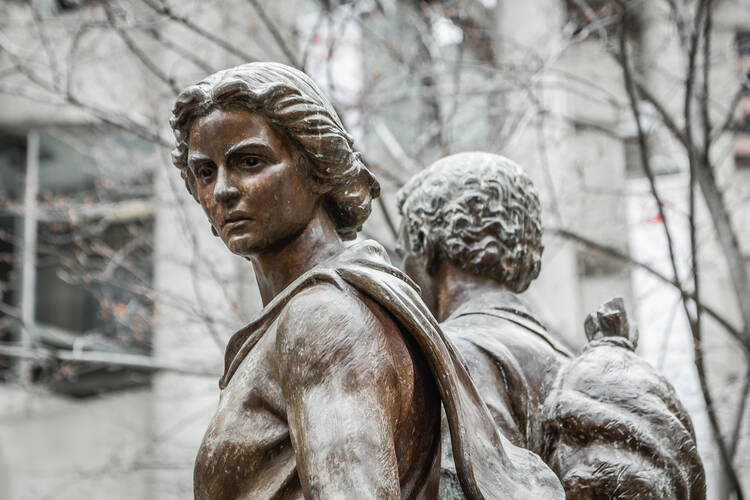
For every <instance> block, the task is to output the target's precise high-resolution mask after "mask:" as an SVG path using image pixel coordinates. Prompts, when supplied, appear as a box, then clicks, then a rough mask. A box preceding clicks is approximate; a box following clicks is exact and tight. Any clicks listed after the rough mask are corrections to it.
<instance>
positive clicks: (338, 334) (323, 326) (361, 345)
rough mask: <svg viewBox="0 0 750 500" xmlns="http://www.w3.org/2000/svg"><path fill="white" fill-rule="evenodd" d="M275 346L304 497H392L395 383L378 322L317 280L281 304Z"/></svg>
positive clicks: (352, 298) (396, 492)
mask: <svg viewBox="0 0 750 500" xmlns="http://www.w3.org/2000/svg"><path fill="white" fill-rule="evenodd" d="M276 347H277V350H278V355H279V372H280V373H279V374H280V378H281V385H282V390H283V393H284V399H285V400H286V405H287V406H286V409H287V416H288V421H289V431H290V434H291V440H292V445H293V447H294V451H295V455H296V458H297V470H298V473H299V477H300V482H301V485H302V490H303V492H304V494H305V498H311V499H312V498H361V499H367V498H379V499H380V498H399V497H400V490H399V473H398V463H397V460H396V452H395V446H394V434H395V432H396V429H395V426H396V419H397V418H398V410H399V386H398V384H399V382H398V377H397V374H396V369H395V365H394V362H393V359H392V357H391V354H390V350H389V346H388V340H387V332H386V331H385V328H384V327H383V325H382V323H381V322H380V321H379V320H378V319H377V318H376V317H375V315H374V314H373V313H372V312H371V311H370V310H369V309H368V308H367V306H366V305H365V304H363V303H362V302H361V301H360V300H359V299H358V298H357V297H355V296H353V295H351V294H349V293H346V292H344V291H341V290H339V289H337V288H335V287H333V286H332V285H328V284H322V285H317V286H314V287H311V288H309V289H307V290H305V291H304V292H301V293H300V294H298V295H297V296H296V297H294V299H292V301H291V302H290V303H289V305H288V306H287V307H286V308H285V311H284V313H283V316H282V317H280V318H279V327H278V333H277V340H276Z"/></svg>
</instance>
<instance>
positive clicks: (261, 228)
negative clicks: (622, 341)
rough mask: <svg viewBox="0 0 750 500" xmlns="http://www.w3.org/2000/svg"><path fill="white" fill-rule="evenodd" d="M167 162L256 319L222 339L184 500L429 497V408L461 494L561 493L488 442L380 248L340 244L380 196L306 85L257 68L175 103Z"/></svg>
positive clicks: (411, 289)
mask: <svg viewBox="0 0 750 500" xmlns="http://www.w3.org/2000/svg"><path fill="white" fill-rule="evenodd" d="M171 124H172V127H173V129H174V131H175V136H176V139H177V147H176V149H175V152H174V154H173V156H174V163H175V165H176V166H177V167H178V168H180V170H181V173H182V176H183V178H184V179H185V183H186V186H187V188H188V190H189V191H190V192H191V193H192V195H193V196H194V197H195V199H196V200H197V201H198V202H199V203H200V204H201V206H202V207H203V209H204V211H205V212H206V215H207V216H208V218H209V221H210V223H211V226H212V230H213V231H214V232H215V234H217V235H218V236H219V237H220V238H221V239H222V241H223V242H224V243H225V244H226V246H227V247H228V248H229V249H230V250H231V251H232V252H234V253H236V254H238V255H242V256H244V257H245V258H247V259H248V260H249V261H250V262H251V263H252V265H253V267H254V270H255V274H256V276H257V280H258V285H259V287H260V291H261V297H262V300H263V305H264V309H263V311H262V312H261V314H260V317H259V318H257V319H256V320H255V321H253V322H252V323H250V324H249V325H247V326H246V327H244V328H243V329H241V330H239V331H238V332H237V333H235V334H234V336H233V337H232V338H231V340H230V342H229V344H228V346H227V350H226V358H225V362H226V363H225V373H224V376H223V377H222V379H221V381H220V387H221V397H220V402H219V407H218V409H217V412H216V414H215V416H214V418H213V420H212V422H211V424H210V426H209V428H208V430H207V432H206V435H205V437H204V439H203V443H202V445H201V447H200V450H199V453H198V457H197V459H196V464H195V474H194V480H195V486H194V488H195V497H196V498H198V499H209V498H210V499H218V500H221V499H234V498H253V499H256V498H261V499H262V498H302V497H303V496H304V497H305V498H435V497H436V495H437V490H438V480H439V470H440V449H441V438H440V408H441V403H442V407H443V408H444V410H445V414H446V423H447V427H448V429H449V434H450V438H449V439H446V440H447V441H448V442H446V443H445V445H446V446H449V447H450V449H451V450H452V456H453V457H455V469H456V477H457V480H458V481H459V482H460V485H461V488H462V489H463V491H464V492H465V494H466V495H467V496H468V497H470V498H545V499H546V498H552V499H554V498H563V494H564V493H563V491H562V487H561V486H560V482H559V480H558V479H557V478H556V477H555V475H554V474H553V473H552V471H551V470H550V469H549V468H548V467H547V466H546V465H545V464H544V463H543V462H542V461H541V460H540V459H539V457H538V456H537V455H535V454H533V453H531V452H530V451H528V450H526V449H524V448H523V447H518V446H515V445H514V444H512V442H511V441H510V440H509V439H507V438H506V436H505V435H504V434H503V433H501V432H498V430H497V427H496V425H495V423H494V420H493V418H492V416H491V415H490V413H489V412H488V409H487V407H486V406H485V404H484V403H483V401H482V400H481V398H480V396H479V393H478V391H477V389H476V387H475V386H474V384H473V382H472V380H471V378H470V377H469V374H468V372H467V370H466V368H465V367H464V365H463V364H462V361H461V359H460V357H459V355H458V354H457V353H456V351H455V348H454V347H453V344H452V343H451V342H450V341H448V340H447V339H446V338H445V335H444V334H443V332H442V330H441V329H440V327H439V325H438V324H437V322H436V321H435V319H434V318H433V317H432V315H431V314H430V312H429V310H428V308H427V307H426V306H425V304H424V303H423V302H422V300H421V299H420V297H419V295H418V291H417V289H416V286H415V285H414V284H413V283H412V282H411V280H410V279H409V278H408V277H406V276H405V275H404V274H403V273H401V272H400V271H398V270H397V269H395V268H393V267H392V266H391V265H390V263H389V262H388V258H387V256H386V255H385V252H384V251H383V250H382V247H380V245H378V244H377V243H375V242H371V241H366V242H362V243H358V244H355V245H353V246H349V247H345V245H344V244H343V243H342V240H346V239H352V238H353V237H354V236H355V235H356V233H357V231H358V230H359V229H360V228H361V225H362V223H363V222H364V220H365V219H366V218H367V216H368V215H369V212H370V203H371V200H372V199H373V198H374V197H376V196H377V195H378V191H379V186H378V183H377V181H376V180H375V179H374V177H373V176H372V175H371V174H370V172H369V171H368V170H367V169H366V168H365V167H364V165H363V164H362V163H361V161H360V160H359V155H358V154H357V153H356V152H355V151H354V150H353V149H352V140H351V138H350V137H349V135H348V134H347V133H346V132H345V130H344V129H343V127H342V125H341V123H340V121H339V119H338V117H337V116H336V113H335V112H334V111H333V109H332V107H331V106H330V104H329V103H328V101H327V100H326V99H325V98H324V97H323V96H322V94H321V92H320V90H319V89H318V88H317V86H316V85H315V84H314V83H313V82H312V81H311V80H310V79H309V78H308V77H307V76H306V75H304V74H303V73H301V72H299V71H296V70H294V69H292V68H289V67H287V66H283V65H280V64H273V63H253V64H248V65H244V66H239V67H237V68H232V69H228V70H225V71H221V72H218V73H216V74H214V75H211V76H209V77H208V78H206V79H205V80H203V81H202V82H200V83H198V84H196V85H194V86H191V87H189V88H187V89H185V90H184V91H183V92H182V93H181V94H180V95H179V97H178V99H177V103H176V104H175V107H174V110H173V117H172V121H171Z"/></svg>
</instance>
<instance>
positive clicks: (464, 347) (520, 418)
mask: <svg viewBox="0 0 750 500" xmlns="http://www.w3.org/2000/svg"><path fill="white" fill-rule="evenodd" d="M399 208H400V210H401V213H402V215H403V219H402V229H401V247H402V248H403V249H404V251H405V258H404V269H405V270H406V272H407V274H409V275H410V276H411V277H412V278H413V279H414V280H415V281H416V282H417V284H418V285H419V286H420V287H421V289H422V295H423V297H424V298H425V302H426V304H427V305H428V306H429V307H430V309H431V310H432V311H433V313H434V314H435V316H436V318H437V319H438V320H439V321H440V322H441V327H442V328H443V331H444V332H445V334H446V336H447V337H448V338H449V340H450V341H452V342H453V344H454V345H455V346H456V347H457V349H458V350H459V351H460V354H461V355H462V356H463V358H464V359H465V361H466V365H467V367H468V369H469V372H470V373H471V376H472V377H473V379H474V381H475V384H476V386H477V388H478V390H479V392H480V394H481V395H482V398H483V399H484V401H485V402H486V404H487V406H488V407H489V410H490V412H491V414H492V416H493V418H494V419H495V422H496V423H497V425H498V427H499V428H500V429H501V431H502V432H503V433H504V434H505V436H507V437H508V439H510V440H511V441H512V442H513V443H514V444H515V445H518V446H522V447H525V448H527V449H529V450H530V451H533V452H534V453H537V454H539V455H540V456H541V457H542V458H543V459H544V460H545V462H546V463H547V464H548V465H550V467H551V468H552V469H553V470H554V471H555V472H556V473H557V475H558V477H559V478H560V479H561V481H562V484H563V486H564V487H565V491H566V494H567V496H568V498H576V499H578V498H704V497H705V477H704V474H703V468H702V465H701V461H700V457H699V456H698V454H697V450H696V448H695V436H694V433H693V429H692V423H691V422H690V419H689V417H688V415H687V413H686V412H685V410H684V408H683V407H682V405H681V404H680V402H679V400H678V399H677V397H676V395H675V393H674V390H673V389H672V387H671V386H670V384H669V383H668V382H667V381H666V380H665V379H664V378H663V377H661V376H660V375H659V374H658V373H656V372H655V371H654V370H653V368H651V367H650V366H649V365H648V364H647V363H645V362H644V361H642V360H640V359H639V358H638V357H637V356H635V355H634V354H633V353H632V343H631V342H630V341H629V340H628V336H629V335H630V332H629V331H628V332H627V334H626V333H625V330H626V328H625V327H624V326H622V325H624V324H626V323H627V320H626V318H625V314H624V307H623V306H622V304H621V302H616V303H614V304H616V307H615V306H613V305H612V304H609V305H607V306H605V308H604V309H603V310H602V311H600V312H599V313H598V314H599V315H594V316H591V317H590V318H589V320H588V321H587V325H586V331H587V334H588V335H589V336H590V337H589V338H590V339H591V343H590V344H589V346H588V348H587V350H586V351H585V352H584V353H583V354H581V355H580V356H578V357H574V356H573V355H572V354H571V353H570V352H569V351H568V350H567V349H566V348H565V347H564V346H563V345H562V344H561V343H559V342H558V341H557V340H556V339H555V338H554V337H553V336H552V335H550V333H549V332H548V331H547V330H546V328H545V327H544V326H543V325H542V324H541V323H540V322H539V321H538V320H537V319H536V318H535V317H534V315H533V313H532V312H531V310H530V308H529V307H528V306H527V305H526V304H525V303H524V302H523V300H522V299H521V298H520V297H519V296H518V294H519V293H521V292H523V291H524V290H526V289H527V288H528V286H529V284H530V283H531V281H532V280H534V279H535V278H536V277H537V276H538V274H539V271H540V266H541V254H542V250H543V246H542V225H541V208H540V203H539V198H538V195H537V193H536V190H535V189H534V186H533V184H532V182H531V180H530V179H529V178H528V177H527V176H526V175H525V173H524V172H523V170H522V169H521V167H519V166H518V165H516V164H515V163H513V162H511V161H510V160H508V159H506V158H503V157H500V156H497V155H492V154H487V153H462V154H457V155H453V156H449V157H447V158H443V159H442V160H439V161H438V162H436V163H435V164H433V165H432V166H430V167H429V168H427V169H425V170H424V171H422V172H420V173H419V174H417V175H416V176H415V177H414V178H413V179H412V180H411V181H409V182H408V183H407V185H406V186H404V187H403V188H402V190H401V191H400V193H399ZM615 325H619V326H617V327H615ZM603 332H609V333H603ZM597 335H602V336H605V338H604V339H600V338H596V336H597ZM645 394H649V395H650V396H649V397H644V395H645ZM446 451H447V453H446ZM449 452H450V450H449V449H448V450H445V449H444V453H445V456H444V459H443V471H442V472H441V475H442V479H441V496H442V497H443V498H454V497H458V498H460V497H461V494H460V491H459V488H458V486H457V478H456V471H455V469H454V468H453V466H452V457H450V453H449Z"/></svg>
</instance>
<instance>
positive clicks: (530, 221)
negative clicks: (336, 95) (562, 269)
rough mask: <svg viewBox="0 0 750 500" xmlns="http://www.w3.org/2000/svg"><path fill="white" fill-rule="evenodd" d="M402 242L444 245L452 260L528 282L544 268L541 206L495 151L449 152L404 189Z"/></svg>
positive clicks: (412, 247) (519, 173) (414, 246)
mask: <svg viewBox="0 0 750 500" xmlns="http://www.w3.org/2000/svg"><path fill="white" fill-rule="evenodd" d="M398 207H399V210H400V212H401V215H402V216H403V221H402V227H403V233H402V234H403V236H402V237H403V238H405V239H406V241H404V242H403V244H404V246H405V247H406V250H407V251H409V252H411V253H414V254H417V255H421V254H425V253H427V252H428V251H435V252H439V254H440V255H442V256H444V257H445V258H447V259H448V260H449V261H451V262H452V263H453V264H455V265H457V266H459V267H460V268H462V269H464V270H466V271H468V272H470V273H473V274H476V275H480V276H486V277H489V278H492V279H494V280H496V281H498V282H500V283H502V284H504V285H506V286H508V287H510V288H511V289H512V290H513V291H515V292H522V291H524V290H526V289H527V288H528V286H529V284H530V283H531V281H533V280H534V279H535V278H536V277H537V276H538V275H539V270H540V268H541V257H542V251H543V249H544V247H543V246H542V221H541V206H540V203H539V196H538V195H537V192H536V189H535V188H534V184H533V183H532V182H531V179H529V177H528V176H527V175H526V174H525V173H524V171H523V169H522V168H521V167H520V166H518V165H517V164H516V163H514V162H512V161H510V160H509V159H507V158H504V157H502V156H498V155H494V154H489V153H479V152H475V153H460V154H456V155H452V156H448V157H445V158H443V159H441V160H439V161H437V162H435V163H433V164H432V165H431V166H430V167H428V168H426V169H425V170H423V171H422V172H420V173H419V174H417V175H415V176H414V177H413V178H412V179H411V180H410V181H409V182H408V183H407V184H406V185H405V186H404V187H403V188H401V190H400V191H399V194H398Z"/></svg>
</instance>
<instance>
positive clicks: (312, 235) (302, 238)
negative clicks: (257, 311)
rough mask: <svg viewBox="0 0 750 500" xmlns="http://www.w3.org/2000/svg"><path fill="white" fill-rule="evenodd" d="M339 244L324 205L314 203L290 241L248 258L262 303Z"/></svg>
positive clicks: (340, 248) (330, 252)
mask: <svg viewBox="0 0 750 500" xmlns="http://www.w3.org/2000/svg"><path fill="white" fill-rule="evenodd" d="M342 248H343V243H342V242H341V238H339V236H338V234H337V233H336V228H335V226H334V224H333V222H332V221H331V219H330V218H329V217H328V214H327V213H326V211H325V209H323V207H322V206H318V209H317V210H316V212H315V215H314V216H313V218H312V220H311V221H310V223H309V224H308V225H307V226H306V227H305V229H304V230H303V231H302V232H301V233H299V234H298V235H297V236H295V237H294V238H293V239H292V240H291V241H289V242H287V243H285V244H283V245H278V246H276V247H274V248H272V249H268V250H266V251H264V252H263V253H261V254H258V255H255V256H253V257H251V258H250V261H251V262H252V263H253V269H254V270H255V278H256V279H257V281H258V288H259V289H260V297H261V300H262V301H263V306H265V305H266V304H268V303H269V302H270V301H271V300H272V299H273V298H274V297H275V296H276V295H278V294H279V293H280V292H281V291H282V290H284V289H285V288H286V287H287V286H289V284H291V283H292V282H293V281H294V280H295V279H297V278H298V277H299V276H301V275H302V274H304V273H305V272H307V271H309V270H310V269H312V268H313V267H315V266H316V265H317V264H319V263H320V262H322V261H324V260H326V259H328V258H329V257H331V256H333V255H335V254H337V253H339V252H340V251H341V250H342Z"/></svg>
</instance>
